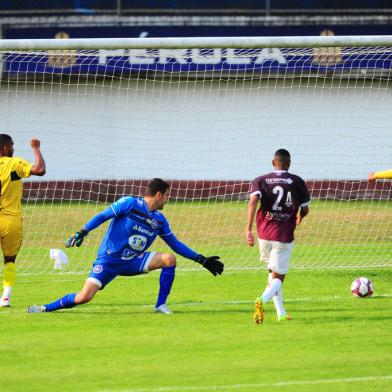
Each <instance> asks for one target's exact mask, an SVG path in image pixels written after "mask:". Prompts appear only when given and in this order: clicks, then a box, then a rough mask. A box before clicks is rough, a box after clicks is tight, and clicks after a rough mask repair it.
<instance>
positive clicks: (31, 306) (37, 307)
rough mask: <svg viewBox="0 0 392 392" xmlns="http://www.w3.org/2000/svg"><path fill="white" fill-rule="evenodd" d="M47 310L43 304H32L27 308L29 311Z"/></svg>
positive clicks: (39, 311) (41, 311)
mask: <svg viewBox="0 0 392 392" xmlns="http://www.w3.org/2000/svg"><path fill="white" fill-rule="evenodd" d="M45 311H46V308H45V306H43V305H30V306H29V307H28V308H27V313H43V312H45Z"/></svg>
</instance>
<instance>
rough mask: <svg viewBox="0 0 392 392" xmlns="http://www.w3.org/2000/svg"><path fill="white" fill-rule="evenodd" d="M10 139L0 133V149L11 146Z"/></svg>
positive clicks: (8, 136)
mask: <svg viewBox="0 0 392 392" xmlns="http://www.w3.org/2000/svg"><path fill="white" fill-rule="evenodd" d="M12 143H13V141H12V137H11V136H10V135H7V134H5V133H0V147H4V146H6V145H9V144H12Z"/></svg>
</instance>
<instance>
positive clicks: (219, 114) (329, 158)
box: [0, 78, 392, 181]
mask: <svg viewBox="0 0 392 392" xmlns="http://www.w3.org/2000/svg"><path fill="white" fill-rule="evenodd" d="M391 98H392V94H391V91H390V89H389V88H388V83H387V81H386V82H384V81H382V80H380V81H378V82H377V87H374V82H373V87H372V88H370V82H367V81H366V80H362V81H347V80H336V81H331V80H330V79H328V78H324V79H317V80H316V79H314V80H313V79H303V80H302V81H301V80H300V79H287V80H286V81H280V80H275V79H270V80H268V79H260V80H254V81H252V82H250V81H246V80H237V81H229V82H223V81H216V82H214V81H204V82H203V81H195V80H189V81H183V82H180V83H179V82H178V81H172V82H171V83H170V81H166V80H165V81H161V82H159V81H155V82H151V81H147V80H133V79H128V80H126V79H124V80H109V81H107V80H106V81H105V80H96V81H95V83H92V82H91V81H83V80H82V81H80V83H79V84H78V85H76V84H71V83H68V84H65V83H61V82H60V81H54V82H53V83H51V84H49V83H46V82H42V83H41V82H26V83H11V82H8V83H3V84H2V85H1V89H0V129H1V130H2V132H7V133H9V134H11V135H12V136H13V138H14V141H15V155H19V156H22V157H25V158H27V159H29V160H32V159H33V156H32V152H31V149H30V146H29V140H30V138H31V137H33V136H34V137H38V138H40V139H41V140H42V151H43V153H44V155H45V158H46V161H47V167H48V170H47V174H46V177H45V180H47V181H74V180H81V179H87V180H126V179H148V178H152V177H163V178H170V179H176V180H179V181H185V180H206V181H215V180H221V181H238V180H241V181H247V180H250V179H252V178H254V177H256V176H257V175H259V174H260V173H262V172H266V171H269V170H270V169H271V158H272V154H273V152H274V151H275V150H276V149H277V148H281V147H285V148H288V149H289V150H290V152H291V153H292V155H293V164H292V171H293V172H297V173H298V174H300V175H301V176H302V177H304V178H305V179H307V180H342V179H349V180H362V179H364V178H366V175H367V173H368V172H369V171H374V170H379V169H382V168H387V167H392V154H391V150H392V146H391V140H392V138H391V136H392V135H391V127H390V124H391V120H392V118H391V117H392V112H391V110H390V102H391Z"/></svg>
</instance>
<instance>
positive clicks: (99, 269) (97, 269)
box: [93, 264, 103, 274]
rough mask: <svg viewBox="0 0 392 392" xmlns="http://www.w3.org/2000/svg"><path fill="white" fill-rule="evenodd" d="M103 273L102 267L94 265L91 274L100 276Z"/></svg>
mask: <svg viewBox="0 0 392 392" xmlns="http://www.w3.org/2000/svg"><path fill="white" fill-rule="evenodd" d="M102 271H103V267H102V265H101V264H97V265H94V268H93V272H95V273H96V274H100V273H101V272H102Z"/></svg>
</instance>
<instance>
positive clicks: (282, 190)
mask: <svg viewBox="0 0 392 392" xmlns="http://www.w3.org/2000/svg"><path fill="white" fill-rule="evenodd" d="M290 163H291V158H290V153H289V152H288V151H287V150H284V149H280V150H278V151H276V153H275V156H274V159H273V161H272V165H273V167H274V169H275V170H274V171H273V172H271V173H268V174H265V175H263V176H260V177H257V178H256V179H255V180H254V181H253V184H252V189H251V194H250V200H249V205H248V218H247V224H246V240H247V242H248V245H250V246H253V245H254V244H255V239H254V236H253V233H252V225H253V221H254V219H255V216H256V228H257V234H258V242H259V247H260V259H261V260H262V261H265V262H267V263H268V269H269V275H268V285H267V287H266V288H265V290H264V292H263V294H262V295H261V296H260V297H258V298H257V299H256V303H255V313H254V321H255V323H257V324H261V323H262V322H263V320H264V304H265V303H266V302H267V301H268V300H270V299H271V298H272V299H273V302H274V305H275V308H276V312H277V315H278V320H290V319H291V317H290V316H289V315H287V313H286V310H285V309H284V306H283V299H282V284H283V281H284V278H285V276H286V274H287V272H288V269H289V264H290V258H291V252H292V248H293V241H294V230H295V228H296V226H297V225H299V224H300V223H301V221H302V219H303V218H304V217H305V216H306V215H307V214H308V212H309V202H310V197H309V192H308V189H307V188H306V184H305V181H304V180H303V179H302V178H301V177H298V176H296V175H294V174H291V173H289V172H288V170H289V167H290ZM259 201H260V208H259V210H258V211H257V214H256V210H257V205H258V202H259Z"/></svg>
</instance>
